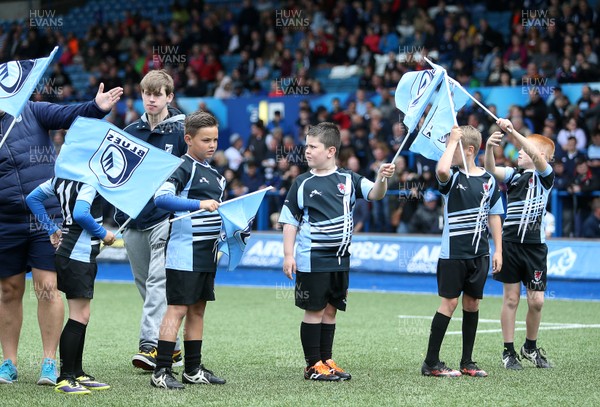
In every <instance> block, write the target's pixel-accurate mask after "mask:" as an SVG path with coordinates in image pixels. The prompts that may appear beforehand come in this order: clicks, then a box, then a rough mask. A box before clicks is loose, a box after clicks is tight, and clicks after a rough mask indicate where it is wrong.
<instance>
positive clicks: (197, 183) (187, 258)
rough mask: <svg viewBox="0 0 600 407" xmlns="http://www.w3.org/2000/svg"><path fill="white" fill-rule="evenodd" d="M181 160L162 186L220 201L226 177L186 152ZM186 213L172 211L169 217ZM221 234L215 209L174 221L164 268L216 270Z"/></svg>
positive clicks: (176, 193)
mask: <svg viewBox="0 0 600 407" xmlns="http://www.w3.org/2000/svg"><path fill="white" fill-rule="evenodd" d="M182 158H183V159H184V162H183V163H182V164H181V166H180V167H179V168H178V169H177V170H176V171H175V172H174V173H173V175H172V176H171V177H170V178H169V179H168V180H167V182H166V183H165V185H163V187H161V189H164V188H168V191H169V192H172V193H173V194H175V195H178V196H181V197H183V198H188V199H198V200H207V199H214V200H215V201H217V202H221V201H222V200H223V191H225V177H223V176H222V175H221V174H219V173H218V172H217V170H216V169H214V168H213V167H211V166H210V164H208V163H206V162H199V161H197V160H195V159H193V158H192V157H190V156H189V155H188V154H186V155H184V156H183V157H182ZM187 213H189V212H188V211H182V212H175V213H174V214H172V217H177V216H181V215H185V214H187ZM220 233H221V216H220V215H219V213H218V212H206V211H205V212H201V213H199V214H196V215H194V216H189V217H186V218H183V219H180V220H176V221H175V222H173V223H172V224H171V230H170V233H169V240H168V242H167V254H166V268H169V269H173V270H179V271H196V272H211V273H212V272H215V271H216V270H217V252H218V250H217V249H218V243H219V237H220Z"/></svg>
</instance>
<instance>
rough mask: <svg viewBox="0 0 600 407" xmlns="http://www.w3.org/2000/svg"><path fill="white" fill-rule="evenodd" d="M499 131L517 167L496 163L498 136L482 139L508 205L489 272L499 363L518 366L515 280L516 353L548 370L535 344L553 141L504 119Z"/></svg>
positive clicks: (487, 164)
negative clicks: (513, 145) (507, 138)
mask: <svg viewBox="0 0 600 407" xmlns="http://www.w3.org/2000/svg"><path fill="white" fill-rule="evenodd" d="M496 123H497V124H498V126H500V128H501V129H502V130H503V131H507V132H510V133H512V135H513V136H514V137H515V139H516V140H517V142H518V143H519V144H520V145H521V150H520V151H519V158H518V162H517V164H518V168H509V167H506V168H505V167H496V165H495V159H494V147H495V146H498V145H499V144H500V140H501V139H502V134H501V133H500V132H496V133H494V134H492V135H491V136H490V138H489V139H488V141H487V143H486V150H485V168H486V169H487V170H488V171H489V172H490V173H492V174H493V175H494V177H496V180H498V182H504V183H506V185H507V188H508V189H507V196H508V205H507V209H506V219H505V220H504V228H503V234H502V245H503V246H502V247H503V249H504V251H503V257H504V265H503V267H502V270H498V271H497V272H496V273H495V274H494V279H495V280H498V281H500V282H502V283H503V288H504V298H503V302H502V313H501V321H502V336H503V338H504V351H503V352H502V362H503V363H504V367H505V368H507V369H512V370H521V369H522V368H523V367H522V366H521V363H520V362H519V357H518V356H517V353H516V351H515V347H514V338H515V318H516V314H517V307H518V305H519V298H520V295H521V282H522V283H523V285H524V286H525V288H526V289H527V306H528V310H527V318H526V332H527V334H526V337H525V344H524V345H523V346H522V347H521V356H523V357H524V358H525V359H527V360H529V361H531V362H532V363H533V364H534V365H535V366H537V367H539V368H549V367H551V366H550V363H548V360H547V358H546V355H545V352H544V350H543V349H541V348H538V346H537V337H538V331H539V327H540V321H541V319H542V306H543V305H544V292H545V291H546V271H547V270H546V268H547V265H546V260H547V255H548V248H547V246H546V243H545V241H546V236H545V233H544V228H543V224H544V217H545V214H546V204H547V203H548V197H549V196H550V191H551V190H552V186H553V185H554V171H553V170H552V166H550V164H548V161H551V159H552V157H553V156H554V142H553V141H552V140H550V139H549V138H547V137H544V136H541V135H539V134H532V135H530V136H528V137H524V136H523V135H521V134H520V133H519V132H518V131H516V130H515V129H514V127H513V125H512V123H511V122H510V121H509V120H506V119H500V120H498V121H497V122H496Z"/></svg>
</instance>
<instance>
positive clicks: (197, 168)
mask: <svg viewBox="0 0 600 407" xmlns="http://www.w3.org/2000/svg"><path fill="white" fill-rule="evenodd" d="M217 126H218V123H217V120H216V119H215V117H214V116H213V115H212V114H210V113H207V112H202V111H198V112H195V113H192V114H190V115H189V116H188V117H187V118H186V119H185V142H186V144H187V145H188V150H187V153H186V154H185V155H184V156H183V157H182V158H183V159H184V160H185V161H184V162H183V163H182V164H181V166H180V167H179V168H178V169H177V170H176V171H175V172H174V173H173V175H172V176H171V178H169V179H168V180H167V182H165V183H164V184H163V186H162V187H160V188H159V189H158V191H157V192H156V194H155V195H154V201H155V203H156V206H157V207H158V208H163V209H166V210H168V211H171V212H173V213H174V215H175V216H179V215H183V214H187V213H188V212H189V211H197V210H198V209H204V210H205V211H204V212H201V213H198V214H197V215H194V216H190V217H186V218H183V219H180V220H177V221H175V222H173V223H172V224H171V230H170V235H169V240H168V241H167V248H166V270H167V288H166V291H167V304H168V305H167V311H166V313H165V316H164V317H163V320H162V324H161V326H160V333H159V340H158V354H157V356H156V368H155V369H154V373H153V374H152V378H151V380H150V383H151V384H152V385H153V386H155V387H159V388H164V389H182V388H184V385H183V384H182V383H180V382H179V381H177V379H175V378H174V377H173V372H172V370H171V365H172V363H173V350H174V349H175V341H176V338H177V332H178V331H179V327H180V326H181V322H182V320H183V318H184V317H185V327H184V342H183V345H184V350H185V358H184V359H185V372H184V373H183V378H182V381H183V383H189V384H196V383H207V384H209V383H210V384H224V383H225V380H223V379H221V378H219V377H217V376H215V375H214V374H213V372H211V371H210V370H208V369H205V368H204V365H202V364H201V363H200V362H201V357H202V356H201V350H202V333H203V329H204V311H205V309H206V302H207V301H214V300H215V292H214V286H215V274H216V270H217V244H218V240H219V236H220V232H221V216H220V215H219V214H218V213H217V212H215V211H216V210H217V208H218V207H219V203H220V202H221V200H222V199H223V191H224V190H225V178H224V177H223V176H222V175H220V174H219V173H218V172H217V170H215V169H214V168H213V167H211V166H210V164H208V160H209V159H210V158H211V157H212V156H213V154H214V153H215V151H216V150H217V141H218V138H219V130H218V127H217Z"/></svg>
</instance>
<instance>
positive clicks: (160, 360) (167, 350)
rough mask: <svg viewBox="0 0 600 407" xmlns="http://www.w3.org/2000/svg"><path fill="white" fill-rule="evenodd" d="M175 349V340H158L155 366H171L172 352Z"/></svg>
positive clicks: (158, 367)
mask: <svg viewBox="0 0 600 407" xmlns="http://www.w3.org/2000/svg"><path fill="white" fill-rule="evenodd" d="M174 351H175V342H169V341H161V340H160V339H159V340H158V354H157V355H156V368H155V370H158V369H160V368H163V367H168V368H171V367H172V366H173V352H174Z"/></svg>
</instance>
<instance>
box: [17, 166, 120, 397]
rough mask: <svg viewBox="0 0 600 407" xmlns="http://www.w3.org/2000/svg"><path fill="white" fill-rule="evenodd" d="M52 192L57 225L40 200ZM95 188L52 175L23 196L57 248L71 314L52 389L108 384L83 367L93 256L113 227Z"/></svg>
mask: <svg viewBox="0 0 600 407" xmlns="http://www.w3.org/2000/svg"><path fill="white" fill-rule="evenodd" d="M53 195H56V197H57V198H58V201H59V203H60V208H61V211H62V216H63V219H64V220H63V224H62V229H59V228H58V227H57V226H56V225H55V224H54V222H52V220H51V219H50V217H49V216H48V213H47V212H46V209H45V208H44V204H43V202H44V201H45V200H46V199H48V198H50V197H51V196H53ZM99 198H100V195H99V194H98V193H97V192H96V190H95V189H94V188H93V187H92V186H90V185H88V184H84V183H82V182H77V181H72V180H66V179H61V178H56V177H55V178H52V179H50V180H48V181H46V182H44V183H43V184H41V185H40V186H38V187H37V188H36V189H35V190H33V191H32V192H31V193H30V194H29V195H28V196H27V205H28V206H29V208H30V209H31V212H32V213H33V214H34V215H35V216H36V218H37V219H39V220H40V222H41V223H42V225H43V226H44V229H46V230H47V231H48V234H49V235H50V242H51V243H52V245H53V246H54V247H55V248H56V249H57V250H56V257H55V266H56V273H57V286H58V289H59V290H60V291H62V292H64V293H65V295H66V297H67V303H68V305H69V320H68V321H67V323H66V324H65V327H64V329H63V331H62V334H61V336H60V345H59V349H60V376H59V377H58V379H57V380H56V386H55V391H56V392H58V393H64V394H89V393H90V390H105V389H108V388H110V386H109V385H107V384H105V383H101V382H98V381H97V380H96V379H95V378H94V377H93V376H91V375H89V374H86V373H85V372H84V371H83V368H82V358H83V345H84V343H85V332H86V329H87V325H88V322H89V320H90V301H91V299H92V298H93V297H94V279H95V278H96V272H97V270H98V268H97V265H96V256H97V255H98V253H99V252H100V241H101V240H102V241H103V242H104V243H105V244H107V245H111V244H113V243H114V241H115V236H114V234H113V233H112V232H110V231H108V230H106V229H104V228H103V227H102V224H101V223H100V222H101V221H102V206H101V200H100V199H99Z"/></svg>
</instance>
